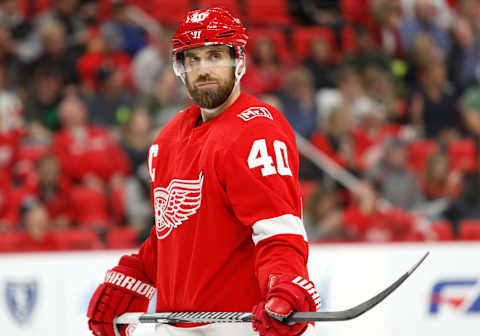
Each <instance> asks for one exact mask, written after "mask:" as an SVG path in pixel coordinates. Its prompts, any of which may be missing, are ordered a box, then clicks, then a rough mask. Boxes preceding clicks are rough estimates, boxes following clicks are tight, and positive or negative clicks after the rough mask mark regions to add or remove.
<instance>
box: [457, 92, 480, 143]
mask: <svg viewBox="0 0 480 336" xmlns="http://www.w3.org/2000/svg"><path fill="white" fill-rule="evenodd" d="M460 107H461V110H462V117H463V123H464V125H465V130H466V135H467V136H469V137H472V138H474V139H475V140H476V141H477V144H478V141H480V86H478V85H475V86H472V87H470V88H469V89H467V90H466V91H465V93H464V94H463V95H462V96H461V98H460Z"/></svg>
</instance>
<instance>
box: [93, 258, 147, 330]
mask: <svg viewBox="0 0 480 336" xmlns="http://www.w3.org/2000/svg"><path fill="white" fill-rule="evenodd" d="M142 270H143V266H142V262H141V261H140V260H139V259H138V258H136V257H134V256H128V255H127V256H123V257H122V258H121V259H120V262H119V264H118V266H116V267H115V268H113V269H111V270H109V271H107V274H106V276H105V282H104V283H103V284H101V285H100V286H98V288H97V290H96V291H95V293H94V294H93V296H92V298H91V299H90V304H89V305H88V312H87V317H88V319H89V320H88V327H89V328H90V330H91V331H92V332H93V334H94V335H95V336H115V332H114V331H113V328H114V326H113V319H114V318H115V316H118V315H120V314H123V313H125V312H145V311H146V310H147V308H148V303H149V301H150V299H151V298H152V297H153V295H154V293H155V287H154V286H153V284H152V283H151V282H150V281H149V280H148V279H147V277H146V276H145V275H144V274H143V271H142ZM126 327H127V326H126V325H125V326H123V327H122V330H120V332H121V335H122V336H124V335H125V329H126Z"/></svg>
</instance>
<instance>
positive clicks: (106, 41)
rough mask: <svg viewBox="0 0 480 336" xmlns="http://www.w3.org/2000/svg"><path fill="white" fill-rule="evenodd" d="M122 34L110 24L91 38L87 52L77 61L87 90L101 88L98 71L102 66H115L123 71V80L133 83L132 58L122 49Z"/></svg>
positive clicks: (78, 70)
mask: <svg viewBox="0 0 480 336" xmlns="http://www.w3.org/2000/svg"><path fill="white" fill-rule="evenodd" d="M121 43H122V40H121V36H120V35H119V33H118V32H116V31H115V30H112V29H110V28H109V27H108V26H107V27H103V28H101V29H100V31H99V34H98V35H97V36H95V37H93V38H92V39H90V41H89V44H88V46H87V49H88V50H87V52H86V53H85V54H83V56H82V57H80V59H79V60H78V62H77V72H78V75H79V77H80V81H81V83H82V85H83V86H84V88H85V89H86V90H87V91H90V92H92V91H95V90H97V89H98V88H99V85H100V83H99V79H98V78H97V74H98V71H99V70H100V69H101V68H102V67H110V68H115V69H117V70H118V71H121V73H122V76H123V79H122V80H123V82H124V83H125V84H132V80H131V73H130V64H131V59H130V56H128V55H127V54H126V53H125V52H123V51H122V50H121V47H122V46H121Z"/></svg>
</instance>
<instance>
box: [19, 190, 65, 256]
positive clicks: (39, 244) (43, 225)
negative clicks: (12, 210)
mask: <svg viewBox="0 0 480 336" xmlns="http://www.w3.org/2000/svg"><path fill="white" fill-rule="evenodd" d="M22 223H23V226H24V227H25V231H24V233H23V237H22V240H21V241H22V246H20V247H19V249H20V250H24V251H51V250H56V249H58V248H59V246H58V243H57V241H56V240H55V239H54V237H53V235H52V234H51V232H50V229H51V223H50V220H49V218H48V212H47V209H46V208H45V206H44V205H43V204H42V203H40V202H38V201H37V200H33V199H32V200H30V201H28V202H26V203H25V204H24V205H23V209H22Z"/></svg>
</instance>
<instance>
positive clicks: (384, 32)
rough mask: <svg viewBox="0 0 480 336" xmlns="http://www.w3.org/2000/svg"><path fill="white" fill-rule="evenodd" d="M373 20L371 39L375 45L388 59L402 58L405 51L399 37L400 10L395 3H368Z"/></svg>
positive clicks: (383, 1)
mask: <svg viewBox="0 0 480 336" xmlns="http://www.w3.org/2000/svg"><path fill="white" fill-rule="evenodd" d="M370 7H371V12H372V16H373V18H374V20H375V23H376V25H375V27H374V29H373V38H374V41H375V42H376V44H377V45H379V46H381V49H382V50H383V51H384V52H385V53H386V54H387V55H388V56H390V57H403V56H404V55H405V50H404V46H403V41H402V38H401V36H400V24H401V19H402V17H401V9H400V8H399V4H398V3H397V2H395V1H389V0H380V1H371V2H370Z"/></svg>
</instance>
